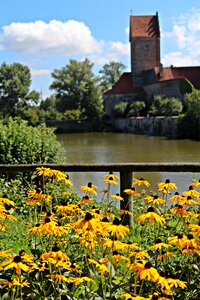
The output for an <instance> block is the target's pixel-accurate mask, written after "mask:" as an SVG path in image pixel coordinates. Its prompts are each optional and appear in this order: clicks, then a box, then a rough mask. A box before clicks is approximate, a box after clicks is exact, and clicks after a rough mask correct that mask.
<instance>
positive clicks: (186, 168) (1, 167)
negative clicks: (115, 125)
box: [0, 162, 200, 173]
mask: <svg viewBox="0 0 200 300" xmlns="http://www.w3.org/2000/svg"><path fill="white" fill-rule="evenodd" d="M42 166H43V167H45V168H51V169H55V170H60V171H63V172H110V171H113V172H114V171H115V172H121V171H132V172H196V173H198V172H199V173H200V163H194V162H191V163H190V162H188V163H157V162H152V163H110V164H19V165H10V164H0V172H6V173H10V172H13V173H16V172H34V171H35V170H36V168H37V167H42Z"/></svg>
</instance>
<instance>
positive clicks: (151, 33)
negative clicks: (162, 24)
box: [130, 14, 160, 40]
mask: <svg viewBox="0 0 200 300" xmlns="http://www.w3.org/2000/svg"><path fill="white" fill-rule="evenodd" d="M132 37H146V38H147V37H156V38H159V37H160V29H159V20H158V14H156V15H155V16H131V17H130V40H131V38H132Z"/></svg>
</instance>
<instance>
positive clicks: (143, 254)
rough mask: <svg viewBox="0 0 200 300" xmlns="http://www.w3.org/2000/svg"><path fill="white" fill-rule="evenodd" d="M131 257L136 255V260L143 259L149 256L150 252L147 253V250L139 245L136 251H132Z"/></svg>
mask: <svg viewBox="0 0 200 300" xmlns="http://www.w3.org/2000/svg"><path fill="white" fill-rule="evenodd" d="M129 257H130V258H132V257H134V258H135V259H136V260H138V259H139V260H141V259H145V258H148V257H149V254H148V253H147V251H145V250H142V249H141V248H139V247H138V249H136V251H134V252H131V254H130V256H129Z"/></svg>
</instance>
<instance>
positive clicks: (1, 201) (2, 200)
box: [0, 198, 15, 207]
mask: <svg viewBox="0 0 200 300" xmlns="http://www.w3.org/2000/svg"><path fill="white" fill-rule="evenodd" d="M0 204H3V205H5V204H6V205H8V206H13V207H14V206H15V202H14V201H12V200H9V199H8V198H0Z"/></svg>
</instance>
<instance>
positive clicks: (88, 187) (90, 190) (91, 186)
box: [80, 182, 98, 196]
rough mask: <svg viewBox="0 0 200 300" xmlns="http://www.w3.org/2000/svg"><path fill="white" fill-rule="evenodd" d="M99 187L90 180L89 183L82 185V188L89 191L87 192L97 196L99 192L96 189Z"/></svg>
mask: <svg viewBox="0 0 200 300" xmlns="http://www.w3.org/2000/svg"><path fill="white" fill-rule="evenodd" d="M97 188H98V187H97V186H96V185H94V184H93V183H92V182H88V185H82V186H81V187H80V189H81V190H82V191H83V192H85V193H87V194H89V195H90V194H93V195H95V196H97V192H96V191H95V189H97Z"/></svg>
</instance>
